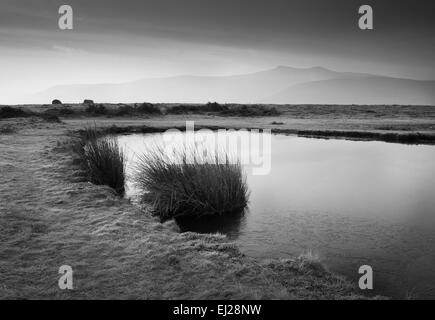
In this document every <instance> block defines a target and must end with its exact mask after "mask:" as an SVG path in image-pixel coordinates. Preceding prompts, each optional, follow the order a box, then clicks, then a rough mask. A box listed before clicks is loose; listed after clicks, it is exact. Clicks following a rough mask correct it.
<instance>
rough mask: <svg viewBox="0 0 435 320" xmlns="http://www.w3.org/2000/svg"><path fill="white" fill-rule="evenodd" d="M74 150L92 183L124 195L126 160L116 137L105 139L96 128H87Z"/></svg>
mask: <svg viewBox="0 0 435 320" xmlns="http://www.w3.org/2000/svg"><path fill="white" fill-rule="evenodd" d="M74 148H75V151H76V153H77V154H78V155H79V156H80V160H81V162H82V164H83V166H84V169H85V171H86V173H87V176H88V178H89V180H90V181H91V182H92V183H94V184H97V185H107V186H109V187H111V188H113V189H114V190H115V191H116V192H117V193H119V194H123V193H124V191H125V189H124V183H125V164H126V160H125V156H124V152H123V150H122V148H120V147H119V145H118V140H117V139H116V138H115V137H103V136H101V135H100V134H98V131H97V129H96V128H87V129H85V130H84V132H82V134H81V138H80V139H79V141H78V142H77V143H76V144H75V146H74Z"/></svg>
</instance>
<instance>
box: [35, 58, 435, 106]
mask: <svg viewBox="0 0 435 320" xmlns="http://www.w3.org/2000/svg"><path fill="white" fill-rule="evenodd" d="M55 98H56V99H60V100H61V101H63V102H67V103H74V102H81V101H83V100H84V99H92V100H94V101H96V102H113V103H117V102H123V103H128V102H143V101H147V102H166V103H205V102H208V101H216V102H220V103H271V104H402V105H403V104H406V105H435V81H426V80H413V79H401V78H393V77H387V76H380V75H374V74H365V73H352V72H336V71H332V70H329V69H326V68H322V67H312V68H293V67H287V66H279V67H276V68H273V69H269V70H265V71H260V72H256V73H250V74H242V75H233V76H192V75H182V76H174V77H165V78H145V79H141V80H137V81H132V82H125V83H117V84H115V83H107V84H75V85H62V86H56V87H52V88H49V89H48V90H45V91H43V92H39V93H37V94H35V95H33V96H32V100H36V101H44V102H48V101H51V100H53V99H55Z"/></svg>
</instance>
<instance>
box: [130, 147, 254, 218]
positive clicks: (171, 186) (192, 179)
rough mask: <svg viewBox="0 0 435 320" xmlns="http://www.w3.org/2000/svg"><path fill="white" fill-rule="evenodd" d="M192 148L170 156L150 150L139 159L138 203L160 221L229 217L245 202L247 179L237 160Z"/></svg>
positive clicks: (155, 149)
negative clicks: (144, 206) (146, 207)
mask: <svg viewBox="0 0 435 320" xmlns="http://www.w3.org/2000/svg"><path fill="white" fill-rule="evenodd" d="M196 151H197V150H195V149H188V148H183V149H181V150H179V151H174V152H173V153H170V154H169V153H168V152H164V151H163V149H161V148H152V149H151V150H149V151H148V152H146V153H144V154H142V155H141V156H139V159H138V161H137V163H136V167H135V174H134V177H133V180H134V183H135V185H136V188H137V189H138V190H139V191H140V194H141V195H142V196H141V200H142V202H144V203H147V204H149V205H150V206H151V208H152V212H153V213H154V214H155V215H157V216H159V217H160V219H161V220H162V221H164V220H168V219H171V218H181V217H183V218H184V217H189V218H203V217H207V216H213V217H216V216H222V217H224V216H225V217H228V216H232V215H236V214H240V212H243V210H244V209H245V208H246V206H247V203H248V197H249V193H248V188H247V184H246V177H245V176H244V173H243V170H242V166H241V164H240V162H239V161H230V159H229V156H228V155H227V154H225V153H223V152H220V153H215V154H214V155H213V156H206V155H204V153H201V155H198V153H197V152H196Z"/></svg>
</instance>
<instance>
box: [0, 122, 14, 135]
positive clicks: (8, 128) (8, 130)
mask: <svg viewBox="0 0 435 320" xmlns="http://www.w3.org/2000/svg"><path fill="white" fill-rule="evenodd" d="M15 132H17V129H16V128H14V127H13V126H12V125H10V124H7V125H4V126H2V125H0V134H12V133H15Z"/></svg>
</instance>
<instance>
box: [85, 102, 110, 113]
mask: <svg viewBox="0 0 435 320" xmlns="http://www.w3.org/2000/svg"><path fill="white" fill-rule="evenodd" d="M86 112H87V113H90V114H97V115H98V114H102V115H105V114H107V109H106V107H105V106H104V105H102V104H98V105H95V104H90V105H88V106H87V107H86Z"/></svg>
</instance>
